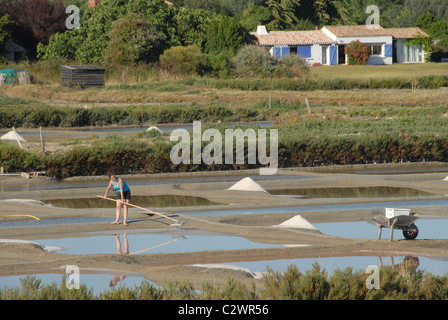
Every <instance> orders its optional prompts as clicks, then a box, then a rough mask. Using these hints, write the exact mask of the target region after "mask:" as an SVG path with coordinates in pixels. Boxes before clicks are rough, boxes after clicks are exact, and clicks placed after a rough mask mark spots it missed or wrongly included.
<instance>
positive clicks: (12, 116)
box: [0, 103, 267, 128]
mask: <svg viewBox="0 0 448 320" xmlns="http://www.w3.org/2000/svg"><path fill="white" fill-rule="evenodd" d="M266 117H267V113H266V111H263V110H256V109H254V108H226V107H224V106H220V105H213V106H208V107H201V106H198V105H196V104H194V103H193V104H191V105H189V106H173V107H169V108H166V107H158V106H130V107H127V108H120V107H108V108H101V107H93V108H91V109H85V108H75V107H50V106H44V107H42V106H38V107H30V106H26V107H14V108H11V107H5V108H0V128H11V127H40V126H42V127H84V126H107V125H141V124H144V123H192V122H193V121H195V120H198V119H201V120H202V121H210V122H212V121H217V120H221V121H223V122H232V121H240V120H247V121H259V120H265V119H266Z"/></svg>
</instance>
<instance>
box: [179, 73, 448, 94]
mask: <svg viewBox="0 0 448 320" xmlns="http://www.w3.org/2000/svg"><path fill="white" fill-rule="evenodd" d="M186 84H195V85H201V86H205V87H212V88H216V89H224V88H228V89H239V90H292V91H295V90H298V91H312V90H351V89H411V88H413V87H414V86H415V87H416V88H417V89H438V88H441V87H448V76H424V77H419V78H416V79H415V81H413V80H411V79H409V80H405V79H396V78H392V79H368V80H366V81H360V80H356V79H355V80H349V79H334V80H329V79H326V80H319V79H316V80H315V79H309V78H307V79H305V80H299V79H288V78H283V79H269V80H266V79H255V80H253V79H226V80H220V79H203V80H195V81H194V82H191V81H187V82H186Z"/></svg>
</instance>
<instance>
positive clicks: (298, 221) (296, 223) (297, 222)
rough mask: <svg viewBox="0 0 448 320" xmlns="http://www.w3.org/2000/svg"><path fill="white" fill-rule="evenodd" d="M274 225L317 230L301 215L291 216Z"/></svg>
mask: <svg viewBox="0 0 448 320" xmlns="http://www.w3.org/2000/svg"><path fill="white" fill-rule="evenodd" d="M275 227H280V228H300V229H308V230H318V229H317V228H316V227H315V226H313V225H312V224H311V223H309V222H308V221H307V220H306V219H304V218H302V216H301V215H297V216H295V217H292V218H291V219H289V220H286V221H285V222H282V223H280V224H279V225H276V226H275Z"/></svg>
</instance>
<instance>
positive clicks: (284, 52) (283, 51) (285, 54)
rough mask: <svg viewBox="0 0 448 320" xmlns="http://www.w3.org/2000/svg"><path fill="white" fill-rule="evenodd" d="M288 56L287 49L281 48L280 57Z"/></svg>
mask: <svg viewBox="0 0 448 320" xmlns="http://www.w3.org/2000/svg"><path fill="white" fill-rule="evenodd" d="M288 54H289V47H282V57H284V56H287V55H288Z"/></svg>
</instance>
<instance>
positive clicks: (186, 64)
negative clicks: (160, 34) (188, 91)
mask: <svg viewBox="0 0 448 320" xmlns="http://www.w3.org/2000/svg"><path fill="white" fill-rule="evenodd" d="M206 66H207V59H206V57H205V55H204V54H203V53H202V52H201V49H200V48H199V47H197V46H195V45H191V46H187V47H182V46H176V47H171V48H169V49H167V50H165V51H164V52H163V54H162V55H161V56H160V67H161V68H162V69H164V70H167V71H169V72H171V73H175V74H183V75H189V74H199V75H200V74H203V73H204V71H205V68H206Z"/></svg>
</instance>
